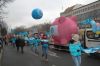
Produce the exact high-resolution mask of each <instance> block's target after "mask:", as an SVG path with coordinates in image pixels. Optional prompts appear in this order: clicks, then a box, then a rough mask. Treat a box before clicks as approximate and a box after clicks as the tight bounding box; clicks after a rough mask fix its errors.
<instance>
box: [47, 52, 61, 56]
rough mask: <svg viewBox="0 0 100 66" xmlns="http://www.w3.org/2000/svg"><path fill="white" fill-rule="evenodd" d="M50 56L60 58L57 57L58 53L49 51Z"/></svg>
mask: <svg viewBox="0 0 100 66" xmlns="http://www.w3.org/2000/svg"><path fill="white" fill-rule="evenodd" d="M48 54H49V55H50V56H54V57H59V56H57V53H55V52H51V51H48Z"/></svg>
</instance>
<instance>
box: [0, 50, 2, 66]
mask: <svg viewBox="0 0 100 66" xmlns="http://www.w3.org/2000/svg"><path fill="white" fill-rule="evenodd" d="M2 54H3V49H2V50H1V53H0V66H1V59H2Z"/></svg>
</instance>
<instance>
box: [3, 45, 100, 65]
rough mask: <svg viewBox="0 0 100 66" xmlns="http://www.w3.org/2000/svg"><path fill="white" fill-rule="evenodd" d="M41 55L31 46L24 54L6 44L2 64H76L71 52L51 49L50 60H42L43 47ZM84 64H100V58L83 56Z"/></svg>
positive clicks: (25, 49)
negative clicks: (37, 54)
mask: <svg viewBox="0 0 100 66" xmlns="http://www.w3.org/2000/svg"><path fill="white" fill-rule="evenodd" d="M39 49H40V50H39V52H40V54H39V56H36V55H34V53H33V52H32V51H31V50H30V48H29V47H25V48H24V51H25V53H24V54H21V53H20V52H19V53H17V51H16V48H13V47H12V46H5V48H4V53H3V58H2V66H74V65H73V61H72V58H71V56H70V55H69V53H66V52H60V51H56V50H49V58H48V59H49V62H48V63H45V62H43V61H41V48H39ZM82 66H100V60H96V59H92V58H89V57H87V56H86V55H83V56H82Z"/></svg>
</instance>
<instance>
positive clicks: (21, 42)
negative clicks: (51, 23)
mask: <svg viewBox="0 0 100 66" xmlns="http://www.w3.org/2000/svg"><path fill="white" fill-rule="evenodd" d="M3 44H5V45H11V46H13V47H16V50H17V52H19V49H21V53H22V54H23V53H24V46H26V45H27V46H29V47H30V50H31V51H32V52H34V53H35V54H36V55H39V51H38V47H39V46H40V45H41V47H42V55H41V56H42V58H43V60H45V61H48V47H49V39H48V36H47V35H46V34H44V33H42V34H38V33H34V34H31V35H28V36H21V35H13V36H11V37H9V36H5V37H3V38H0V49H1V48H2V47H3ZM69 51H70V54H71V56H72V59H73V61H74V63H75V65H76V66H80V65H81V51H82V46H81V42H80V41H79V35H78V34H73V35H72V39H71V40H70V41H69Z"/></svg>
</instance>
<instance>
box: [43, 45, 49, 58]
mask: <svg viewBox="0 0 100 66" xmlns="http://www.w3.org/2000/svg"><path fill="white" fill-rule="evenodd" d="M42 52H43V53H42V57H45V59H47V55H48V47H43V46H42Z"/></svg>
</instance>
